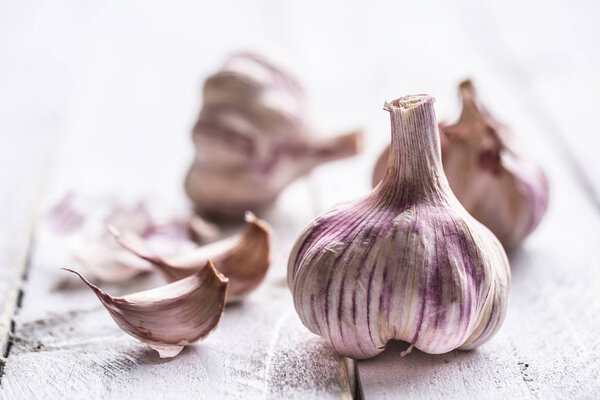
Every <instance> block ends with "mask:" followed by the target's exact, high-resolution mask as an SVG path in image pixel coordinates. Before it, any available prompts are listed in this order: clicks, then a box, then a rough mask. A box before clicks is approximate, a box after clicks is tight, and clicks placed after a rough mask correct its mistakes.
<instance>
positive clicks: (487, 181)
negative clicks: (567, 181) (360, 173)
mask: <svg viewBox="0 0 600 400" xmlns="http://www.w3.org/2000/svg"><path fill="white" fill-rule="evenodd" d="M459 93H460V96H461V99H462V103H463V109H462V113H461V116H460V118H459V120H458V122H457V123H455V124H452V125H448V124H440V125H439V131H440V139H441V151H442V161H443V166H444V172H445V174H446V176H447V177H448V181H449V182H450V186H451V188H452V191H453V192H454V194H455V195H456V197H457V198H458V200H459V201H460V202H461V204H462V205H463V206H464V207H465V208H466V209H467V211H468V212H469V213H470V214H471V215H472V216H473V217H475V218H476V219H477V220H478V221H480V222H482V223H483V224H484V225H485V226H487V227H488V228H489V229H490V230H491V231H492V232H493V233H494V234H495V235H496V236H497V237H498V239H499V240H500V242H501V243H502V244H503V245H504V247H505V248H511V247H515V246H518V245H519V244H520V243H521V242H523V240H524V239H525V238H526V237H527V236H528V235H529V234H530V233H531V232H533V230H534V229H535V228H536V227H537V226H538V225H539V223H540V221H541V219H542V217H543V216H544V214H545V212H546V209H547V207H548V200H549V185H548V180H547V178H546V175H545V173H544V171H543V170H542V169H541V167H540V166H539V165H538V164H536V163H535V162H533V161H532V160H530V159H529V158H527V157H525V156H524V155H522V154H521V152H520V151H519V149H518V148H517V147H516V146H515V144H514V141H513V140H512V139H511V135H510V132H509V131H508V129H507V128H506V126H504V125H502V124H501V123H499V122H498V121H496V120H495V118H493V116H492V115H491V114H490V113H489V112H488V111H487V110H486V108H485V107H484V106H483V105H482V104H481V102H480V101H479V99H478V97H477V93H476V91H475V87H474V85H473V84H472V82H471V81H470V80H466V81H464V82H462V83H461V84H460V85H459ZM388 156H389V147H388V148H386V150H384V152H383V153H382V154H381V156H380V157H379V159H378V160H377V163H376V165H375V168H374V171H373V187H375V186H376V185H377V184H378V183H379V182H380V181H381V179H382V177H383V174H384V172H385V169H386V164H387V159H388Z"/></svg>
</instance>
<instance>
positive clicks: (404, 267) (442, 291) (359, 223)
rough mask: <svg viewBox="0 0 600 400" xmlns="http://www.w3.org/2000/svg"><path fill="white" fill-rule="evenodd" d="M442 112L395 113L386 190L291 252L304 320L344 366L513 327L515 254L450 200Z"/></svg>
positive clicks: (328, 220)
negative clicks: (390, 345) (506, 324)
mask: <svg viewBox="0 0 600 400" xmlns="http://www.w3.org/2000/svg"><path fill="white" fill-rule="evenodd" d="M433 102H434V100H433V98H432V97H430V96H427V95H413V96H406V97H402V98H400V99H397V100H395V101H393V102H391V103H386V104H385V107H384V109H385V110H387V111H389V112H390V114H391V123H392V145H391V156H390V157H389V160H388V164H387V170H386V172H385V175H384V177H383V181H382V182H381V183H380V184H379V185H378V186H377V187H376V188H375V190H374V191H373V192H372V193H371V194H370V195H369V196H368V197H367V198H365V199H363V200H361V201H359V202H357V203H353V204H349V205H345V206H342V207H340V208H337V209H334V210H332V211H329V212H327V213H325V214H323V215H321V216H319V217H318V218H317V219H316V220H314V221H313V222H312V223H311V224H310V225H309V226H308V227H307V228H306V230H305V231H304V232H303V233H302V234H301V236H300V238H299V239H298V241H297V242H296V244H295V246H294V248H293V250H292V252H291V255H290V259H289V264H288V284H289V287H290V289H291V291H292V294H293V298H294V304H295V307H296V311H297V312H298V314H299V316H300V319H301V320H302V322H303V323H304V325H306V326H307V327H308V329H310V330H311V331H312V332H314V333H316V334H319V335H321V336H323V337H324V338H326V339H327V340H328V341H329V342H330V343H331V345H332V346H333V347H334V348H335V350H337V351H338V352H339V353H340V354H342V355H344V356H348V357H352V358H357V359H363V358H369V357H373V356H375V355H377V354H378V353H380V352H382V351H383V349H384V348H385V346H386V343H387V342H388V341H390V340H393V339H397V340H403V341H406V342H409V343H411V345H413V346H414V347H416V348H418V349H420V350H422V351H424V352H427V353H433V354H436V353H445V352H448V351H450V350H453V349H457V348H458V349H472V348H474V347H477V346H479V345H480V344H482V343H483V342H485V341H486V340H488V339H489V338H490V337H492V336H493V335H494V334H495V333H496V331H497V330H498V329H499V327H500V325H501V323H502V321H503V319H504V315H505V312H506V308H507V302H508V289H509V281H510V268H509V264H508V260H507V257H506V253H505V252H504V249H503V248H502V246H501V244H500V242H499V241H498V239H496V237H495V236H494V235H493V234H492V233H491V232H490V231H489V230H488V229H487V228H485V227H484V226H483V225H482V224H480V223H479V222H477V221H476V220H475V219H474V218H473V217H471V215H469V213H467V211H466V210H465V209H464V208H463V207H462V206H461V205H460V203H459V202H458V200H457V199H456V197H455V196H454V195H453V194H452V191H451V190H450V186H449V185H448V181H447V180H446V177H445V175H444V171H443V169H442V163H441V159H440V144H439V134H438V130H437V124H436V120H435V113H434V109H433Z"/></svg>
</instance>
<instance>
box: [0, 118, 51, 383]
mask: <svg viewBox="0 0 600 400" xmlns="http://www.w3.org/2000/svg"><path fill="white" fill-rule="evenodd" d="M7 128H9V127H6V126H5V127H3V128H2V127H0V130H2V131H3V132H5V134H3V136H2V142H3V143H5V144H7V145H8V146H7V147H8V148H5V149H4V150H6V151H5V152H4V151H3V156H2V157H0V170H1V171H3V173H2V174H1V175H0V190H1V193H2V195H1V196H0V220H1V221H2V226H1V227H0V246H1V247H0V349H1V351H2V353H0V362H1V363H4V359H5V357H6V356H7V354H8V352H9V350H10V346H11V344H12V340H11V337H10V336H11V334H12V330H13V328H14V326H13V318H14V314H15V312H16V311H17V309H18V307H20V303H21V297H22V283H23V280H24V278H25V274H26V267H27V258H28V253H29V246H30V240H31V232H32V228H33V221H34V217H35V213H36V211H37V207H38V205H39V204H38V199H39V191H40V186H41V183H42V178H43V177H44V173H43V172H44V171H43V167H44V166H45V164H46V163H45V161H46V157H45V154H44V151H45V150H47V148H46V147H45V146H44V141H41V142H40V143H38V146H25V145H24V143H23V142H22V141H18V140H16V141H11V140H9V135H8V134H6V132H10V131H11V130H12V132H13V134H14V133H17V132H18V133H19V134H22V133H23V132H22V131H18V130H17V131H16V132H15V131H14V129H17V128H15V127H14V126H13V127H10V128H12V129H7ZM38 128H39V126H38ZM10 136H12V134H11V135H10ZM16 166H20V167H19V174H18V176H15V175H13V174H10V173H8V171H11V170H14V169H15V167H16ZM2 374H3V371H2V368H0V378H1V377H2Z"/></svg>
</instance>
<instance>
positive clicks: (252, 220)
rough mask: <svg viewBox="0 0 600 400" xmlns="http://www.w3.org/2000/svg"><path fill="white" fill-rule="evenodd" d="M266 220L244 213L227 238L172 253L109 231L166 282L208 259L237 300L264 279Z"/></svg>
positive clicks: (267, 239) (267, 262) (267, 255)
mask: <svg viewBox="0 0 600 400" xmlns="http://www.w3.org/2000/svg"><path fill="white" fill-rule="evenodd" d="M270 232H271V229H270V227H269V226H268V224H267V223H266V222H264V221H261V220H260V219H258V218H256V217H255V216H254V215H253V214H252V213H250V212H247V213H246V228H245V229H244V230H243V231H242V232H240V233H238V234H236V235H233V236H231V237H229V238H226V239H223V240H220V241H217V242H214V243H211V244H208V245H205V246H202V247H198V248H195V249H190V250H186V251H183V252H181V253H179V254H176V255H172V256H165V257H163V256H160V255H157V254H155V253H154V252H152V250H151V249H149V248H148V247H147V246H146V245H145V243H144V242H143V241H142V240H140V239H139V238H135V237H132V236H130V235H129V236H127V235H121V234H120V233H119V231H117V230H115V229H111V233H112V234H113V235H114V237H115V238H116V239H117V241H118V242H119V243H120V244H121V246H123V248H125V249H127V250H129V251H131V252H132V253H133V254H136V255H137V256H139V257H140V258H141V259H143V260H145V261H148V262H150V263H152V264H153V265H154V266H155V267H156V268H157V269H158V270H159V271H160V272H161V273H162V275H163V276H164V277H165V279H167V281H169V282H174V281H177V280H179V279H183V278H185V277H187V276H190V275H191V274H194V273H196V272H198V271H199V270H202V269H203V268H205V266H206V262H207V260H209V259H210V260H212V261H213V262H214V264H215V266H216V268H217V269H218V270H219V272H220V273H222V274H223V275H225V276H226V277H227V278H228V279H229V290H228V292H227V302H235V301H238V300H241V299H242V298H244V297H245V296H246V295H248V294H249V293H250V292H252V291H253V290H254V289H255V288H256V287H258V285H259V284H260V283H261V282H262V281H263V280H264V278H265V276H266V274H267V271H268V269H269V265H270Z"/></svg>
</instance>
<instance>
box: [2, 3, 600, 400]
mask: <svg viewBox="0 0 600 400" xmlns="http://www.w3.org/2000/svg"><path fill="white" fill-rule="evenodd" d="M421 3H423V4H421ZM564 7H565V5H558V4H554V3H548V2H534V3H528V4H527V5H523V4H521V2H518V1H516V0H514V1H508V2H502V3H494V2H471V1H466V0H465V1H461V2H457V3H452V4H447V2H443V1H441V0H438V1H434V2H431V3H430V2H427V3H426V4H425V3H424V2H412V3H408V4H390V3H389V2H372V3H370V4H369V6H368V7H367V6H364V5H361V4H358V3H352V2H350V3H349V2H327V3H323V2H317V1H309V2H296V3H291V2H290V3H285V2H278V1H266V2H242V1H235V2H232V3H227V4H220V3H214V2H209V3H191V4H187V3H184V2H169V4H167V3H164V4H159V3H156V4H153V3H148V2H118V1H107V2H102V3H84V4H75V3H72V2H69V1H56V2H52V3H49V2H48V3H46V2H42V1H37V2H36V1H34V2H28V3H27V4H19V3H12V4H9V3H3V4H2V5H0V54H1V56H0V57H1V59H0V87H1V88H2V90H0V116H1V117H2V120H1V121H2V124H0V126H1V127H2V132H0V134H1V135H2V139H3V143H7V142H8V143H10V144H11V146H7V147H3V149H2V152H3V153H2V156H3V159H2V163H1V164H0V166H2V179H1V180H0V182H2V187H0V190H1V193H2V194H7V193H8V194H11V196H2V198H1V199H0V205H1V209H0V216H5V217H3V219H4V220H5V224H3V226H2V227H1V228H0V232H1V233H2V235H0V237H1V238H2V242H1V243H0V246H1V247H0V248H2V249H6V250H5V251H4V250H3V254H2V255H1V256H0V262H1V263H2V265H1V266H0V268H1V269H0V277H1V278H2V282H0V288H1V290H0V307H2V312H3V314H2V317H1V318H0V331H1V330H3V331H4V332H5V331H6V329H7V328H10V324H11V322H10V321H11V320H12V319H14V321H15V331H14V334H13V335H12V347H11V349H10V352H9V354H8V357H7V358H5V359H4V360H3V361H4V363H5V366H4V370H3V371H2V372H1V373H0V374H1V375H2V376H1V377H0V397H1V398H3V399H4V398H5V399H15V398H18V399H20V398H38V397H43V398H80V397H83V396H85V397H86V398H102V399H110V398H147V397H148V396H153V397H159V398H163V397H164V398H195V397H198V395H200V396H202V395H204V396H207V397H212V398H218V397H234V398H235V397H238V398H292V397H297V398H309V397H312V398H326V397H344V396H345V397H350V396H351V393H352V385H353V379H352V377H351V375H352V374H351V372H353V371H351V368H350V369H349V368H348V366H347V365H346V364H344V362H343V360H342V359H341V358H340V357H339V356H337V355H335V354H334V353H333V352H332V351H331V350H330V349H329V348H328V347H327V345H326V344H325V343H324V342H323V341H321V340H320V339H319V338H318V337H316V336H314V335H312V334H311V333H309V332H308V331H307V330H306V329H305V328H304V327H303V326H302V325H301V323H300V322H299V320H298V318H297V317H296V315H295V313H294V312H293V307H292V305H291V296H290V295H289V292H288V290H287V287H286V286H285V282H284V278H285V264H286V259H287V252H288V251H289V247H290V246H291V243H292V241H293V240H294V239H295V235H296V234H297V232H298V231H299V230H300V229H301V228H302V227H303V226H304V224H305V223H307V222H308V220H309V219H310V218H311V217H312V216H313V215H314V214H315V213H316V212H317V211H318V212H320V211H324V210H327V209H329V208H331V207H332V206H333V205H334V204H335V203H338V202H343V201H349V200H352V199H355V198H357V197H360V196H362V195H364V194H366V193H367V192H368V190H369V181H370V174H371V168H372V166H373V163H374V160H375V157H376V156H377V155H378V154H379V151H380V150H381V149H382V148H383V147H384V146H385V144H386V142H387V141H388V140H389V126H388V125H389V122H388V117H387V115H386V113H385V112H383V111H381V106H382V104H383V101H384V100H389V99H391V98H394V97H398V96H399V95H403V94H407V93H413V92H418V93H421V92H425V93H431V94H433V95H434V96H435V97H436V99H437V103H436V109H437V112H438V116H439V117H440V118H441V119H452V118H454V116H455V113H456V110H457V102H456V95H455V85H456V83H457V82H458V81H459V80H460V79H462V78H464V77H466V76H471V77H473V78H474V79H475V81H476V83H478V84H479V87H480V88H481V92H482V93H481V94H482V96H483V97H484V98H485V99H486V100H487V101H488V103H489V104H490V106H491V107H492V109H493V110H494V111H496V112H497V114H498V115H499V117H501V118H502V119H503V120H504V121H506V122H507V123H509V124H510V125H512V126H513V128H514V130H515V132H516V133H517V134H518V135H519V138H520V139H521V141H522V142H523V145H524V147H525V148H526V149H527V150H528V151H530V152H531V153H533V154H535V156H536V157H538V158H539V159H540V161H541V162H542V163H543V164H544V166H545V167H546V168H547V171H548V174H549V176H550V179H551V185H552V201H551V206H550V210H549V212H548V216H547V218H546V219H545V220H544V222H543V223H542V225H541V226H540V228H539V230H538V231H536V232H535V233H534V235H532V237H531V238H530V239H529V240H528V241H527V242H526V243H525V245H524V246H523V247H522V248H521V249H519V250H517V251H515V252H513V253H512V254H511V255H510V258H511V264H512V266H513V282H512V287H511V306H510V309H509V313H508V316H507V320H506V322H505V325H504V326H503V328H502V329H501V331H500V333H499V334H498V335H497V336H496V337H495V338H494V339H492V340H491V341H490V342H489V343H487V344H485V345H484V346H482V347H481V348H480V349H478V350H476V351H473V352H452V353H449V354H446V355H440V356H431V355H426V354H423V353H420V352H418V351H414V352H413V353H411V354H410V355H408V356H407V357H406V358H403V359H400V358H399V357H398V354H399V352H400V351H401V350H402V349H403V348H404V347H403V345H402V344H400V343H394V344H392V345H390V347H389V349H388V350H386V352H385V353H384V354H382V355H381V356H380V357H377V358H375V359H373V360H369V361H364V362H360V363H358V376H357V381H358V382H359V387H360V389H361V391H362V395H363V396H364V398H366V399H371V398H375V399H378V398H394V399H395V398H478V397H484V396H485V397H486V398H528V397H531V398H540V399H546V398H595V397H596V396H597V393H598V392H599V391H600V383H599V382H600V377H599V375H600V339H599V338H600V319H599V318H600V317H599V316H600V301H599V299H600V297H599V295H598V293H600V264H599V262H598V261H597V260H598V259H600V257H599V256H600V247H599V246H598V243H599V242H600V214H599V208H598V204H599V201H598V193H599V192H598V190H599V189H598V188H600V184H599V183H598V182H599V181H598V180H597V173H598V171H599V169H598V168H600V164H598V159H599V158H598V157H597V154H596V152H595V149H597V147H598V144H600V142H598V135H596V134H594V130H595V129H597V128H596V127H597V124H594V121H598V117H597V114H598V113H597V112H595V111H594V110H593V109H592V108H591V107H593V106H592V104H595V101H594V99H593V94H592V93H595V91H594V88H596V87H598V82H599V79H600V78H599V75H598V72H597V71H599V70H600V61H599V60H600V57H598V53H597V49H596V47H597V45H596V44H595V43H594V42H595V40H596V39H595V38H596V37H598V35H597V33H598V32H597V30H598V27H597V24H596V23H595V18H597V15H598V6H597V5H595V4H593V3H591V2H590V3H586V2H582V3H576V4H570V5H569V6H568V8H566V9H564ZM594 16H596V17H594ZM557 27H558V28H557ZM561 28H562V29H561ZM239 48H252V49H257V50H260V51H265V52H267V53H269V54H272V55H275V56H276V57H278V58H279V59H281V60H283V61H284V63H285V64H287V65H288V66H289V67H291V68H292V69H293V70H294V71H295V72H296V73H297V74H298V75H299V76H300V77H301V78H302V79H303V81H304V82H305V83H306V86H307V88H308V91H309V95H310V99H311V106H312V110H311V111H312V115H313V117H314V120H315V123H317V125H319V126H320V127H321V129H322V131H323V132H325V133H333V132H335V131H343V130H345V129H347V128H353V127H355V126H364V127H365V128H366V131H367V134H368V140H367V143H366V146H367V147H366V151H365V154H364V155H363V156H361V157H358V158H356V159H353V160H348V161H342V162H338V163H335V164H332V165H329V166H324V167H322V168H320V169H319V170H317V171H315V172H314V173H313V174H311V176H310V177H309V178H308V179H306V180H302V181H299V182H297V183H296V184H294V185H293V186H292V187H290V189H289V190H288V191H286V192H285V193H284V196H283V198H282V199H281V201H280V202H279V204H278V206H277V208H276V209H275V210H273V212H272V213H271V214H269V215H268V216H267V218H268V219H269V220H270V222H272V223H273V225H274V227H275V232H276V234H275V237H276V241H277V243H278V245H277V246H275V249H276V254H275V257H274V259H275V262H274V264H273V266H272V269H271V271H270V273H269V276H268V279H267V282H266V283H265V284H264V285H263V286H262V287H261V288H260V289H259V290H258V291H257V292H256V293H254V294H253V295H252V296H250V298H248V300H247V301H245V302H244V303H243V304H242V305H240V306H237V307H228V308H227V310H226V313H225V314H224V316H223V319H222V321H221V323H220V326H219V328H218V329H217V330H216V331H215V332H213V334H211V335H210V336H209V337H208V338H207V339H206V340H205V341H204V342H201V343H198V344H196V345H194V346H190V347H189V348H188V349H186V350H185V351H184V352H183V353H182V354H181V355H180V356H179V357H177V358H176V359H174V360H172V361H168V362H164V361H161V360H159V359H158V358H157V356H156V355H155V354H154V353H153V352H152V351H151V350H149V349H147V348H146V347H145V346H144V345H142V344H140V343H138V342H137V341H135V340H134V339H132V338H130V337H129V336H127V335H125V334H123V333H121V331H119V330H118V328H116V326H115V325H114V323H113V322H112V320H111V319H110V318H109V317H108V315H107V313H106V312H105V311H104V310H103V309H102V308H101V306H100V305H99V304H98V302H97V300H96V299H95V298H94V297H93V295H92V294H91V292H89V291H88V290H86V289H85V288H84V287H82V286H81V284H80V283H79V282H76V281H73V280H72V279H71V278H70V277H67V276H65V275H64V273H61V272H59V271H58V269H57V268H58V267H60V266H63V265H64V264H65V263H70V262H69V260H68V257H67V253H66V249H65V248H64V246H63V245H61V244H60V243H57V242H54V241H53V239H52V238H49V237H47V236H44V235H42V234H41V233H38V235H37V240H36V241H35V246H34V252H33V253H32V264H31V268H30V272H29V274H28V276H27V281H26V285H25V286H24V296H23V303H22V307H21V308H20V310H19V311H18V312H17V313H16V314H14V311H15V310H16V300H17V295H18V292H19V290H20V288H21V286H20V285H21V281H22V271H24V268H25V264H24V261H25V255H26V249H27V247H28V243H27V236H28V233H27V232H28V230H29V229H30V228H29V225H28V224H29V222H30V221H31V214H32V212H33V211H34V210H35V209H36V208H39V207H40V203H39V200H40V199H39V198H38V195H36V194H34V193H41V192H40V190H42V189H44V188H45V190H43V192H44V193H45V196H44V198H45V203H44V204H45V205H46V206H47V204H48V202H49V201H51V200H52V199H56V197H57V196H58V195H60V194H61V193H63V192H64V191H65V190H68V189H74V190H76V191H79V192H82V193H85V194H88V195H92V196H94V195H96V196H103V195H106V194H113V195H116V196H118V197H120V198H122V199H133V198H139V197H145V198H152V199H158V200H159V201H160V202H162V204H166V205H168V207H171V206H172V207H174V208H175V209H179V210H181V209H182V208H184V207H185V200H184V197H183V195H182V190H181V189H182V179H183V174H184V172H185V169H186V168H187V165H188V161H189V159H190V158H191V156H192V148H191V140H190V137H189V131H190V127H191V125H192V123H193V121H194V118H195V116H196V113H197V111H198V109H199V104H200V87H201V82H202V78H203V77H204V76H205V75H206V74H207V73H209V72H210V71H212V70H213V69H214V68H216V67H217V66H218V64H219V63H220V62H221V60H222V58H223V56H224V55H225V54H226V53H228V52H230V51H233V50H236V49H239ZM574 99H576V100H574ZM42 139H43V140H42ZM53 147H55V148H56V149H55V150H52V151H51V150H49V148H53ZM21 154H24V156H23V157H21ZM25 154H28V155H29V156H28V157H29V158H27V156H26V155H25ZM44 155H45V156H44ZM21 158H22V160H23V161H21ZM44 159H47V160H48V163H47V164H44V163H46V161H44ZM25 160H38V162H37V163H30V162H27V161H25ZM40 163H41V164H40ZM40 165H50V167H48V168H46V167H41V166H40ZM13 166H14V168H18V173H16V172H17V171H15V173H14V174H10V173H9V174H7V173H6V171H10V170H11V169H13ZM40 174H42V175H40ZM40 181H43V182H44V188H42V189H40V186H39V182H40ZM12 194H14V196H12ZM18 199H23V201H21V200H18ZM70 265H72V264H70ZM157 284H160V280H158V279H154V278H151V277H150V278H148V277H146V278H141V279H138V280H135V281H134V282H132V283H131V284H128V285H112V286H107V285H104V286H103V287H105V288H106V289H108V290H111V291H112V292H114V293H117V292H120V293H125V292H130V291H132V290H137V289H139V288H142V287H151V286H153V285H157ZM0 333H2V332H0ZM1 340H2V338H0V341H1Z"/></svg>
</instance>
